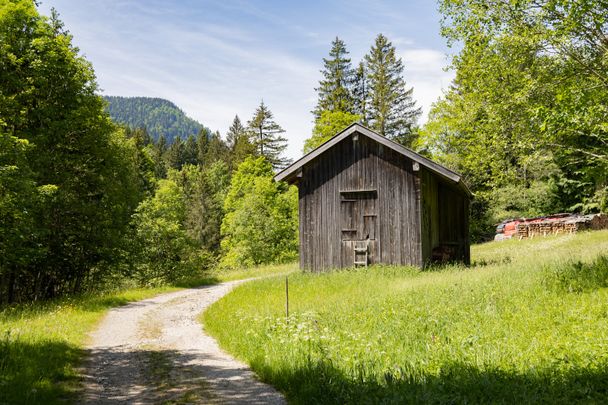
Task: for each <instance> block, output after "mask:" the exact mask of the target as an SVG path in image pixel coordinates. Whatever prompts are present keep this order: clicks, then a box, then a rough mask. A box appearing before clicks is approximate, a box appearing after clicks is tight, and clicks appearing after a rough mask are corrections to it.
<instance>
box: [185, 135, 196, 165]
mask: <svg viewBox="0 0 608 405" xmlns="http://www.w3.org/2000/svg"><path fill="white" fill-rule="evenodd" d="M183 160H184V164H191V165H196V164H197V163H198V140H197V139H196V137H195V136H194V135H190V136H189V137H188V139H186V143H185V144H184V156H183Z"/></svg>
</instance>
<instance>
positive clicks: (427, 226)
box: [420, 169, 470, 264]
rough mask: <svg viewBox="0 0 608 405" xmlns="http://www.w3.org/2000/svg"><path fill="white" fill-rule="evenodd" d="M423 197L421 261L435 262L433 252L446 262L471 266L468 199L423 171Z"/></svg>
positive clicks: (421, 172) (447, 184)
mask: <svg viewBox="0 0 608 405" xmlns="http://www.w3.org/2000/svg"><path fill="white" fill-rule="evenodd" d="M420 179H421V191H422V193H421V196H422V221H421V223H422V246H423V247H422V257H423V262H424V263H425V264H426V263H429V262H430V261H431V260H432V256H433V249H437V248H439V249H442V248H443V252H444V253H446V254H449V257H448V258H447V260H455V261H462V262H465V263H467V264H468V263H469V262H470V242H469V198H468V196H467V195H465V194H464V193H463V192H462V191H461V190H459V189H458V188H456V187H455V186H453V185H451V184H449V183H448V182H446V181H445V180H443V179H441V178H440V177H439V176H437V175H435V174H433V173H431V172H430V171H428V170H426V169H422V170H421V171H420Z"/></svg>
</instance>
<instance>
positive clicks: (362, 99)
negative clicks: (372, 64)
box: [351, 62, 369, 125]
mask: <svg viewBox="0 0 608 405" xmlns="http://www.w3.org/2000/svg"><path fill="white" fill-rule="evenodd" d="M351 93H352V98H353V113H354V114H356V115H358V116H359V117H361V118H360V119H361V123H362V124H363V125H367V118H368V112H367V103H368V97H369V94H368V93H369V92H368V83H367V73H366V70H365V64H364V63H363V62H359V66H357V69H356V70H355V73H354V77H353V86H352V89H351Z"/></svg>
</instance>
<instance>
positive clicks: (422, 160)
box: [274, 123, 472, 196]
mask: <svg viewBox="0 0 608 405" xmlns="http://www.w3.org/2000/svg"><path fill="white" fill-rule="evenodd" d="M354 133H358V134H361V135H364V136H367V137H368V138H370V139H373V140H374V141H376V142H378V143H379V144H381V145H384V146H386V147H387V148H390V149H392V150H394V151H395V152H397V153H400V154H401V155H403V156H405V157H407V158H409V159H411V160H412V161H414V162H416V163H418V164H419V165H421V166H423V167H425V168H426V169H428V170H429V171H431V172H433V173H435V174H437V175H439V176H441V177H442V178H444V179H445V180H447V181H448V182H450V183H453V184H455V185H457V186H458V187H459V188H461V189H462V190H463V191H464V192H465V193H467V194H468V195H469V196H472V193H471V191H470V190H469V188H468V187H467V186H466V184H464V182H463V181H462V176H460V175H459V174H458V173H456V172H454V171H452V170H450V169H448V168H446V167H444V166H442V165H440V164H438V163H435V162H433V161H432V160H430V159H428V158H426V157H424V156H422V155H420V154H418V153H416V152H414V151H413V150H411V149H408V148H406V147H404V146H403V145H400V144H398V143H396V142H393V141H391V140H390V139H388V138H386V137H384V136H382V135H380V134H378V133H376V132H374V131H372V130H371V129H369V128H366V127H364V126H363V125H361V124H359V123H354V124H352V125H350V126H349V127H348V128H346V129H345V130H343V131H342V132H340V133H338V134H337V135H335V136H334V137H332V138H331V139H329V140H328V141H326V142H325V143H323V144H322V145H320V146H319V147H317V148H316V149H314V150H312V151H310V152H309V153H307V154H306V155H304V156H302V157H301V158H300V159H298V160H296V161H295V162H294V163H292V164H291V165H290V166H288V167H286V168H285V169H283V170H282V171H280V172H279V173H277V174H276V175H275V176H274V179H275V180H276V181H286V182H288V183H291V184H294V183H297V182H298V181H299V180H300V178H301V175H302V167H303V166H305V165H306V164H307V163H310V162H311V161H313V160H314V159H316V158H317V157H318V156H320V155H322V154H323V153H324V152H326V151H327V150H329V149H331V148H332V147H333V146H335V145H337V144H338V143H340V142H342V141H343V140H344V139H346V138H348V137H349V136H351V135H353V134H354Z"/></svg>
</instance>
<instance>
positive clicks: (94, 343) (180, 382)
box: [83, 281, 285, 404]
mask: <svg viewBox="0 0 608 405" xmlns="http://www.w3.org/2000/svg"><path fill="white" fill-rule="evenodd" d="M242 282H243V281H234V282H229V283H223V284H218V285H213V286H207V287H201V288H196V289H188V290H183V291H178V292H174V293H169V294H163V295H159V296H157V297H154V298H151V299H147V300H143V301H139V302H134V303H132V304H129V305H126V306H123V307H119V308H116V309H113V310H111V311H110V312H109V313H108V315H107V316H106V317H105V318H104V320H103V321H102V323H101V324H100V325H99V328H98V329H97V330H96V331H95V332H94V333H92V335H91V338H92V339H91V344H90V345H89V347H88V349H89V356H88V359H87V361H86V364H85V365H84V367H83V374H84V375H85V394H84V397H83V403H93V404H119V403H120V404H124V403H129V404H158V403H204V404H209V403H212V404H213V403H215V404H245V403H246V404H284V403H285V400H284V398H283V396H282V395H281V394H279V393H278V392H277V391H276V390H275V389H274V388H272V387H270V386H269V385H266V384H263V383H261V382H259V381H258V380H257V379H256V378H255V375H254V374H253V372H252V371H251V370H250V369H249V368H248V367H247V366H246V365H245V364H243V363H241V362H239V361H237V360H235V359H234V358H233V357H231V356H230V355H228V354H226V353H224V352H223V351H222V350H220V348H219V347H218V345H217V343H216V342H215V340H214V339H213V338H211V337H210V336H208V335H206V334H205V333H204V332H203V329H202V327H201V325H200V323H198V322H197V320H196V318H197V317H198V315H199V314H200V313H201V312H202V311H204V310H205V308H207V307H208V306H209V305H211V304H212V303H213V302H215V301H217V300H218V299H220V298H221V297H223V296H224V295H225V294H227V293H228V292H229V291H230V290H231V289H232V288H233V287H234V286H236V285H238V284H240V283H242Z"/></svg>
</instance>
